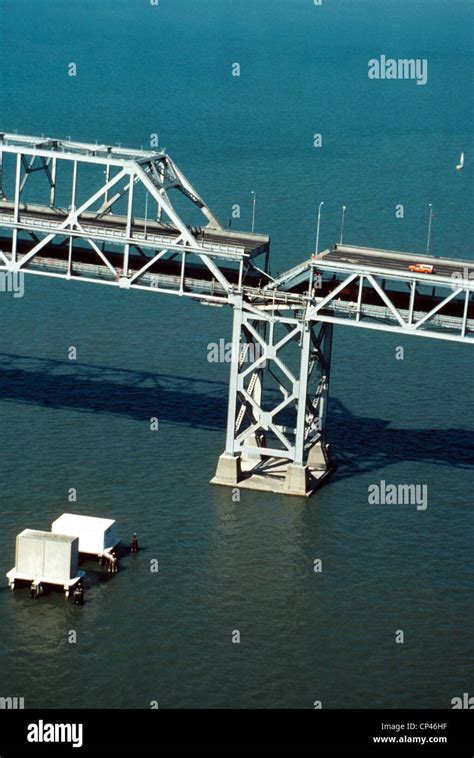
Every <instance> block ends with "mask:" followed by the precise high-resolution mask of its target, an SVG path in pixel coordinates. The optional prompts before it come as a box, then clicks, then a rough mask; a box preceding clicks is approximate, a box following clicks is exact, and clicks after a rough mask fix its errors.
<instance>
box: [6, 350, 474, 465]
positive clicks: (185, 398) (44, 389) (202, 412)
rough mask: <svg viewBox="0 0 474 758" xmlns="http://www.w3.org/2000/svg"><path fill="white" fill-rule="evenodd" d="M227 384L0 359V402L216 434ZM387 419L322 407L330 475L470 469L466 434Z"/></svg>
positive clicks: (471, 439)
mask: <svg viewBox="0 0 474 758" xmlns="http://www.w3.org/2000/svg"><path fill="white" fill-rule="evenodd" d="M227 395H228V386H227V382H223V381H216V380H207V379H198V378H193V377H186V376H177V375H173V374H156V373H152V372H146V371H133V370H132V371H131V370H127V369H116V368H111V367H106V366H97V365H90V364H81V363H76V362H73V361H67V362H62V361H55V360H47V359H41V358H33V357H28V356H20V355H14V354H6V353H2V354H0V399H3V400H5V401H8V402H15V403H20V404H32V405H39V406H44V407H50V408H57V409H70V410H73V411H76V412H83V413H94V414H112V415H118V416H125V417H129V418H132V419H137V420H146V421H148V420H149V419H150V417H151V416H155V415H156V416H158V418H159V420H160V422H161V423H168V424H180V425H183V426H188V427H189V426H190V427H196V428H202V429H208V430H213V431H219V432H221V433H222V442H224V432H225V424H226V414H227ZM392 423H393V422H392V421H391V420H389V419H377V418H372V417H362V416H356V415H354V414H352V413H351V412H350V411H349V410H348V408H347V407H346V406H345V405H344V404H343V403H342V402H341V401H340V400H337V399H336V398H331V399H330V403H329V423H328V437H329V440H330V441H331V443H332V447H333V450H334V457H335V460H336V461H337V463H338V469H337V472H336V474H335V476H336V477H337V478H346V477H350V476H353V475H354V474H355V473H357V472H362V471H370V470H373V469H378V468H382V467H384V466H386V465H389V464H393V463H396V462H397V461H401V460H403V461H417V462H426V463H428V462H429V463H437V464H441V465H446V466H457V467H462V468H470V467H472V466H474V433H473V432H471V431H470V430H469V429H463V428H458V429H443V430H439V429H429V428H427V429H412V428H410V429H400V428H396V427H394V426H392Z"/></svg>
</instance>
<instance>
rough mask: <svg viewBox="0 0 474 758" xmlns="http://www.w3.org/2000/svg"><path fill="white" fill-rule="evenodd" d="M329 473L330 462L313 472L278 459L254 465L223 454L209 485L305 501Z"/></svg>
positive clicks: (309, 468) (311, 467)
mask: <svg viewBox="0 0 474 758" xmlns="http://www.w3.org/2000/svg"><path fill="white" fill-rule="evenodd" d="M332 470H333V466H332V464H331V463H330V462H328V463H327V464H326V467H325V468H322V467H321V468H317V467H316V466H313V465H312V464H310V463H308V464H307V465H305V466H296V465H295V464H294V463H292V462H291V461H288V460H282V459H281V458H266V459H264V460H261V461H259V462H257V463H256V462H255V461H250V460H246V461H245V460H242V459H239V458H238V457H236V458H233V457H232V456H229V455H226V454H225V453H224V454H223V455H221V457H220V458H219V462H218V464H217V470H216V475H215V476H214V477H213V478H212V479H211V484H220V485H222V486H225V487H238V488H241V489H250V490H258V491H260V492H275V493H278V494H280V495H294V496H297V497H309V496H310V495H312V494H313V493H314V492H315V491H316V490H317V489H318V488H319V487H320V486H321V485H322V483H323V482H324V481H325V480H326V478H327V477H328V476H329V474H330V473H331V471H332Z"/></svg>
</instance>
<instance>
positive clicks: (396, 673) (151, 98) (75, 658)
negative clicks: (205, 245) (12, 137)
mask: <svg viewBox="0 0 474 758" xmlns="http://www.w3.org/2000/svg"><path fill="white" fill-rule="evenodd" d="M0 16H1V18H0V44H1V60H0V113H1V118H0V128H1V129H2V130H3V131H13V130H18V132H19V133H26V134H41V133H44V134H47V135H49V136H52V137H68V136H72V137H73V138H74V139H77V140H84V141H92V142H93V141H94V140H96V139H97V140H99V141H100V142H106V143H111V144H114V143H115V142H121V143H122V144H124V145H131V146H136V147H140V145H144V146H149V140H150V134H153V133H158V134H159V140H160V145H162V146H165V147H166V148H167V150H168V152H169V153H170V155H171V156H172V157H173V158H174V159H175V160H176V162H177V163H178V165H179V166H180V167H182V169H183V170H184V171H185V173H186V174H187V176H188V177H189V178H190V179H191V181H192V182H193V183H194V184H195V185H196V186H197V188H198V189H199V191H200V192H201V193H202V194H203V196H204V197H205V198H206V200H207V201H208V202H209V204H210V206H211V207H212V208H213V210H214V211H215V212H216V214H217V215H218V216H219V217H220V218H221V219H222V220H223V222H225V223H227V219H228V218H229V217H230V215H231V208H232V205H234V204H235V203H239V204H241V207H242V218H241V220H240V222H237V224H236V225H237V226H239V225H240V228H248V227H249V226H250V221H251V194H250V193H251V191H252V190H255V191H256V192H257V197H258V205H257V231H261V232H264V233H269V234H271V236H272V267H273V270H276V271H278V270H280V271H283V270H285V269H286V268H290V267H291V266H292V265H294V264H296V263H297V262H298V261H300V260H302V259H303V258H304V257H305V256H307V255H308V253H309V252H310V251H311V250H312V248H313V246H314V236H315V212H316V208H317V205H318V203H319V202H320V201H321V200H324V201H325V206H324V213H323V218H322V227H321V245H323V246H326V245H329V244H331V243H332V242H334V241H335V240H336V239H337V237H338V233H339V218H340V209H341V205H342V204H343V203H344V204H346V205H347V208H348V210H347V214H346V232H345V238H346V241H347V242H351V243H353V244H362V245H367V246H370V245H372V246H384V247H389V248H398V249H401V250H404V249H405V250H424V247H425V244H426V229H427V216H428V203H432V204H433V208H434V211H435V218H434V220H433V231H432V252H433V253H434V254H435V255H443V256H447V257H461V258H467V259H472V245H471V241H472V239H473V231H474V221H473V215H472V203H473V199H474V191H473V190H474V182H473V173H472V160H471V157H472V155H474V149H473V148H474V142H473V133H472V123H473V115H474V108H473V92H474V88H473V80H472V65H473V57H474V56H473V54H474V50H473V46H474V43H473V35H472V29H473V20H474V19H473V16H474V12H473V4H472V2H468V1H464V0H455V2H453V0H430V1H429V2H428V0H425V1H424V2H423V1H422V0H418V1H417V2H415V0H360V2H353V0H337V1H334V2H329V1H328V2H326V0H324V2H323V5H322V6H321V7H317V6H314V4H313V2H312V0H160V3H159V6H158V7H153V6H151V5H150V3H149V2H148V0H82V1H81V2H67V3H65V2H62V0H1V2H0ZM382 54H384V55H386V56H387V57H390V56H391V57H394V58H406V57H408V58H426V59H427V60H428V82H427V84H426V85H425V86H419V85H417V84H416V82H415V81H373V80H369V79H368V76H367V63H368V60H369V59H370V58H373V57H379V56H380V55H382ZM71 62H74V63H76V65H77V76H76V77H75V78H73V77H70V76H68V64H69V63H71ZM236 62H238V63H240V66H241V75H240V77H233V76H232V64H233V63H236ZM315 133H320V134H322V136H323V146H322V147H321V148H315V147H314V146H313V136H314V134H315ZM462 150H463V151H464V152H465V154H466V165H465V168H464V170H463V171H462V172H456V171H455V169H454V166H455V165H456V162H457V160H458V157H459V154H460V152H461V151H462ZM400 203H401V204H403V205H404V207H405V218H404V219H397V218H396V216H395V206H396V205H397V204H400ZM230 329H231V312H230V310H228V309H227V308H225V309H216V308H204V307H202V306H200V305H197V304H192V303H190V302H183V301H182V300H181V299H179V298H173V297H168V296H165V295H159V294H156V293H142V294H140V293H127V292H125V291H122V290H115V289H113V288H111V287H98V286H94V285H87V284H79V283H68V282H64V281H59V280H58V281H55V280H51V279H46V278H43V277H31V278H30V279H28V280H27V282H26V291H25V296H24V297H23V298H16V299H15V298H13V297H12V296H11V295H8V294H6V293H4V294H2V295H0V433H1V440H2V445H1V449H2V454H1V456H0V493H1V510H0V556H1V560H0V573H1V574H2V575H4V573H5V572H6V571H7V570H9V569H10V568H11V567H12V566H13V564H14V541H15V536H16V534H17V533H18V532H19V531H21V529H23V528H25V527H31V528H38V529H48V528H49V526H50V523H51V521H52V520H53V519H54V518H56V517H57V516H58V515H59V514H60V513H61V512H63V511H68V510H74V511H76V512H79V513H84V514H90V515H97V516H104V517H110V518H115V519H116V520H117V528H118V531H119V532H120V535H121V536H122V537H123V539H124V540H125V541H128V539H129V537H130V534H131V533H132V531H134V530H136V531H137V532H138V533H139V537H140V542H141V544H142V546H143V548H144V550H143V551H141V552H140V553H139V555H138V556H137V557H136V558H135V559H132V558H130V557H128V558H125V559H124V560H123V562H122V571H121V572H120V573H119V574H118V576H117V577H116V579H114V580H113V581H111V582H107V581H101V577H100V575H99V574H98V573H97V572H98V568H97V566H95V565H94V564H90V569H91V572H90V573H89V577H88V580H87V581H88V585H87V592H86V597H87V604H86V605H85V606H84V607H83V608H77V607H75V606H73V605H72V604H71V603H66V601H65V600H64V597H63V595H62V593H51V594H49V595H47V596H45V597H43V598H41V599H39V600H38V601H35V602H33V601H31V600H30V599H29V595H28V592H27V591H26V590H25V591H21V590H20V591H18V592H15V593H10V592H9V590H8V588H7V586H6V585H7V582H6V579H5V580H4V581H3V582H2V585H3V586H2V588H1V589H0V685H1V686H0V695H2V696H8V695H11V696H14V695H17V696H23V697H25V704H26V706H27V707H100V706H106V707H113V708H115V707H117V708H119V707H133V708H148V707H149V704H150V701H152V700H158V701H159V704H160V707H163V708H165V707H168V708H184V707H187V708H207V707H221V708H233V707H237V708H248V707H258V708H277V707H278V708H294V707H300V708H312V707H313V703H314V701H316V700H319V701H322V704H323V707H325V708H346V707H358V708H374V707H385V708H404V707H414V708H423V707H434V708H449V707H450V701H451V699H452V698H453V697H455V696H457V695H462V693H463V692H471V694H472V692H473V687H474V681H473V662H474V655H473V646H472V636H473V618H474V602H473V593H472V586H473V557H472V556H473V553H472V536H473V499H472V484H473V455H472V449H473V446H472V442H473V437H472V431H471V430H472V422H473V415H474V414H473V397H472V368H473V364H472V358H471V353H470V347H469V346H466V345H460V344H456V343H447V342H446V343H445V342H440V341H437V340H424V339H415V338H403V337H400V336H397V335H392V334H383V333H378V332H372V331H362V330H361V331H359V330H356V329H350V328H336V329H335V335H334V350H333V375H332V386H331V406H330V430H329V431H330V438H331V441H332V443H333V448H334V451H335V455H336V458H337V460H338V463H339V465H338V469H337V471H336V473H335V474H334V476H333V477H332V479H331V482H330V484H329V485H328V486H326V487H324V488H323V489H321V491H320V492H319V493H317V495H316V496H315V497H313V498H312V499H311V500H310V501H306V500H303V499H299V498H284V497H281V496H278V495H271V494H263V493H256V492H251V491H244V490H243V491H242V493H241V501H240V502H238V503H236V502H233V501H232V491H231V490H230V489H229V490H228V489H227V488H218V487H212V486H210V485H209V484H208V481H209V479H210V478H211V476H212V475H213V473H214V470H215V465H216V462H217V458H218V456H219V454H220V453H221V452H222V450H223V447H224V429H225V415H226V402H227V375H228V367H227V366H226V365H225V364H212V363H209V362H208V360H207V352H208V351H207V346H208V344H209V343H210V342H216V341H219V340H220V339H221V338H224V339H226V340H227V339H229V337H230V333H231V332H230ZM71 345H74V346H75V347H76V348H77V361H76V362H73V361H69V360H68V348H69V346H71ZM400 345H401V346H403V347H404V348H405V359H404V360H402V361H400V360H396V359H395V349H396V347H397V346H400ZM151 416H158V417H159V420H160V427H159V431H158V432H153V433H152V432H151V431H150V429H149V419H150V417H151ZM382 479H384V480H386V481H387V482H393V483H404V482H413V483H424V484H427V485H428V492H429V500H428V508H427V509H426V510H425V511H422V510H417V509H416V507H415V506H410V505H370V504H369V503H368V498H367V488H368V486H369V485H370V484H372V483H378V482H380V480H382ZM71 487H74V488H76V489H77V492H78V501H77V503H75V504H74V505H73V507H72V506H71V504H70V503H68V499H67V493H68V490H69V488H71ZM316 558H320V559H321V560H322V564H323V571H322V573H320V574H318V573H315V572H314V571H313V562H314V560H315V559H316ZM153 559H158V561H159V572H158V574H153V573H151V572H150V561H151V560H153ZM72 629H74V630H76V631H77V643H76V644H70V643H69V642H68V634H69V631H70V630H72ZM236 629H238V630H239V631H240V634H241V642H240V644H233V643H232V632H233V630H236ZM397 630H403V631H404V635H405V642H404V644H396V642H395V634H396V631H397Z"/></svg>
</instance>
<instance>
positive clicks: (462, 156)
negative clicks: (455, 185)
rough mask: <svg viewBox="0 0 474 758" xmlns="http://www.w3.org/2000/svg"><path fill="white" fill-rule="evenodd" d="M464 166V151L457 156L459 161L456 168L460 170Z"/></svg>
mask: <svg viewBox="0 0 474 758" xmlns="http://www.w3.org/2000/svg"><path fill="white" fill-rule="evenodd" d="M463 167H464V153H461V155H460V157H459V163H458V165H457V166H456V168H457V170H458V171H460V170H461V169H462V168H463Z"/></svg>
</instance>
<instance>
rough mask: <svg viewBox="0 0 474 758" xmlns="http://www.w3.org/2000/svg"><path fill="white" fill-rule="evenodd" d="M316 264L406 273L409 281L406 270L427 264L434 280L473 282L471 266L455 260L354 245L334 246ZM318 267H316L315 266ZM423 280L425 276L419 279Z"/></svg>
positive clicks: (464, 261) (472, 268)
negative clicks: (412, 266)
mask: <svg viewBox="0 0 474 758" xmlns="http://www.w3.org/2000/svg"><path fill="white" fill-rule="evenodd" d="M317 260H318V262H319V261H321V263H322V264H325V263H329V264H330V265H331V266H334V264H336V265H339V266H340V267H341V268H343V269H344V270H347V271H350V270H357V271H360V270H362V269H363V268H367V269H370V272H371V273H376V272H378V271H380V272H382V273H383V272H384V271H390V272H391V273H393V272H400V273H405V272H406V273H407V275H408V276H409V277H410V278H412V277H413V272H410V271H409V270H408V267H409V266H411V265H413V264H415V263H426V264H428V265H431V266H433V274H430V275H429V279H430V280H431V279H432V278H433V277H436V278H444V279H448V280H450V279H451V277H452V276H453V274H459V275H460V276H462V277H463V278H467V279H471V280H473V281H474V262H473V261H466V260H459V259H454V258H437V257H435V256H432V255H426V254H425V253H400V252H398V251H396V250H381V249H378V248H369V247H357V246H354V245H334V247H332V248H331V249H329V250H325V251H323V252H322V253H320V254H319V256H317ZM316 265H318V264H316ZM418 276H419V277H420V278H421V279H422V280H423V279H424V278H426V275H425V274H419V275H418Z"/></svg>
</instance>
